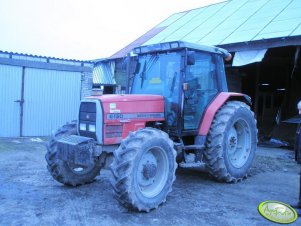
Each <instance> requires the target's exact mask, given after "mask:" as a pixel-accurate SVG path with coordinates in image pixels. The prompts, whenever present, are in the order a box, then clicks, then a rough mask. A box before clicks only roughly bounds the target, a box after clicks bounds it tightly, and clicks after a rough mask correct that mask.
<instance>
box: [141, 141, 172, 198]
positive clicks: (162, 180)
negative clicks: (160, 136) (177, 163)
mask: <svg viewBox="0 0 301 226" xmlns="http://www.w3.org/2000/svg"><path fill="white" fill-rule="evenodd" d="M168 169H169V162H168V157H167V154H166V152H165V151H164V149H162V148H161V147H153V148H151V149H149V150H148V151H146V152H145V153H144V154H143V156H142V157H141V159H140V161H139V165H138V171H137V181H138V186H139V189H140V192H141V193H142V194H143V195H144V196H145V197H147V198H152V197H155V196H157V195H158V194H159V193H160V192H161V191H162V190H163V188H164V186H165V184H166V181H167V177H168V172H169V170H168Z"/></svg>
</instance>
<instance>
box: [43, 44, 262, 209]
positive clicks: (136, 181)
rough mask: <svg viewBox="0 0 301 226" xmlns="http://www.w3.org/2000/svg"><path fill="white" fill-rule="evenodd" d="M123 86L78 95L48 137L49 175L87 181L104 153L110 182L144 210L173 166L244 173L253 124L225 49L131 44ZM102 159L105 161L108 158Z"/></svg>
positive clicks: (161, 192) (170, 178)
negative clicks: (130, 65) (68, 119)
mask: <svg viewBox="0 0 301 226" xmlns="http://www.w3.org/2000/svg"><path fill="white" fill-rule="evenodd" d="M133 52H134V53H135V54H136V55H137V62H136V69H135V72H133V73H129V75H128V76H129V81H130V82H129V90H128V93H129V94H123V95H122V94H121V95H99V96H91V97H88V98H86V99H84V100H82V101H81V104H80V108H79V113H78V120H77V122H72V123H70V124H67V125H64V126H63V127H61V128H60V129H58V130H57V132H56V133H55V134H54V135H53V137H52V139H51V140H50V142H49V144H48V152H47V154H46V156H45V157H46V160H47V164H48V170H49V172H50V173H51V175H52V177H53V178H54V179H55V180H57V181H58V182H60V183H63V184H65V185H70V186H77V185H82V184H85V183H90V182H92V181H93V180H94V179H95V177H96V176H97V175H98V174H99V172H100V170H101V169H102V168H103V167H104V165H105V163H106V161H109V157H110V156H111V159H112V158H113V160H112V163H111V164H110V167H109V168H110V170H111V172H112V179H111V183H112V185H113V189H114V192H115V194H116V198H117V200H118V201H119V202H120V203H121V204H122V205H123V206H125V207H127V208H129V209H132V210H137V211H144V212H149V211H150V210H152V209H155V208H157V207H158V206H159V205H160V204H162V203H164V202H165V201H166V197H167V195H168V193H169V192H171V190H172V184H173V182H174V180H175V178H176V177H175V171H176V169H177V166H178V165H179V166H180V167H185V168H194V167H200V166H202V165H203V166H204V165H205V167H206V169H207V170H208V171H209V173H210V174H211V175H212V177H213V178H215V179H216V180H218V181H221V182H229V183H231V182H232V183H236V182H238V181H240V180H242V179H244V178H245V177H246V176H247V174H248V171H249V169H250V166H251V164H252V161H253V159H254V155H255V151H256V144H257V128H256V120H255V119H254V114H253V112H252V111H251V110H250V104H251V100H250V98H249V97H248V96H247V95H244V94H240V93H230V92H228V89H227V83H226V76H225V71H224V63H223V62H224V59H229V58H231V55H230V54H229V53H228V52H227V51H226V50H224V49H221V48H217V47H211V46H203V45H195V44H191V43H186V42H179V41H175V42H167V43H160V44H156V45H149V46H142V47H137V48H135V49H134V50H133ZM107 164H108V163H107Z"/></svg>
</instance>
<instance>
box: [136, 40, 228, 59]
mask: <svg viewBox="0 0 301 226" xmlns="http://www.w3.org/2000/svg"><path fill="white" fill-rule="evenodd" d="M185 48H187V49H189V50H197V51H204V52H210V53H215V54H221V55H223V56H224V57H227V56H228V55H229V52H228V51H227V50H225V49H222V48H219V47H215V46H209V45H199V44H195V43H190V42H183V41H172V42H162V43H157V44H152V45H145V46H139V47H136V48H134V49H133V52H134V53H135V54H145V53H153V52H165V51H170V50H179V49H185Z"/></svg>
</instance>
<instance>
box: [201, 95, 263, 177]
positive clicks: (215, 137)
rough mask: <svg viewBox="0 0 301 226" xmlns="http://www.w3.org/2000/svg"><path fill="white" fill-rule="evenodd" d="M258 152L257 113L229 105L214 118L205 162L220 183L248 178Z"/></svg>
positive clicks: (240, 103)
mask: <svg viewBox="0 0 301 226" xmlns="http://www.w3.org/2000/svg"><path fill="white" fill-rule="evenodd" d="M256 149H257V128H256V120H255V119H254V113H253V112H252V111H251V110H250V108H249V106H248V105H246V104H245V103H243V102H240V101H229V102H227V103H226V104H225V105H224V106H223V107H222V108H221V109H220V110H219V111H218V112H217V113H216V115H215V117H214V120H213V122H212V125H211V128H210V131H209V134H208V136H207V142H206V152H205V161H206V164H207V167H208V168H209V172H210V174H211V175H212V176H213V177H214V178H215V179H217V180H218V181H224V182H237V181H240V180H241V179H243V178H245V177H246V176H247V174H248V171H249V169H250V167H251V164H252V161H253V159H254V156H255V152H256Z"/></svg>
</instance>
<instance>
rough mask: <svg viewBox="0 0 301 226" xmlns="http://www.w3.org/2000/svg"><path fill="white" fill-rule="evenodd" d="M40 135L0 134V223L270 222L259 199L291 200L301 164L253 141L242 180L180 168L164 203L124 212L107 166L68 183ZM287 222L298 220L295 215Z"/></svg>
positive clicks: (282, 151) (290, 154)
mask: <svg viewBox="0 0 301 226" xmlns="http://www.w3.org/2000/svg"><path fill="white" fill-rule="evenodd" d="M41 141H42V140H41V139H39V138H34V139H32V138H31V139H30V138H23V139H0V203H1V205H0V225H1V226H2V225H3V226H9V225H105V226H110V225H131V226H136V225H160V226H165V225H181V226H183V225H187V226H188V225H189V226H193V225H218V226H220V225H223V226H227V225H244V226H245V225H260V226H262V225H276V224H275V223H272V222H269V221H267V220H266V219H264V218H263V217H262V216H261V215H260V214H259V213H258V211H257V207H258V205H259V203H260V202H262V201H266V200H277V201H281V202H285V203H289V204H292V203H296V202H297V200H298V189H299V188H298V186H299V181H298V180H299V177H298V172H299V171H300V166H299V165H297V164H296V163H295V162H294V160H293V154H294V153H293V152H292V151H290V150H285V149H276V148H272V149H270V148H263V147H259V148H258V152H257V156H256V159H255V161H254V164H253V167H252V169H251V175H250V177H248V179H246V180H244V181H242V182H240V183H237V184H223V183H218V182H215V181H213V180H212V179H211V178H210V177H209V176H208V174H207V173H204V172H199V171H191V170H183V169H180V170H178V171H177V174H176V175H177V179H176V181H175V183H174V185H173V191H172V192H171V193H170V195H169V196H168V198H167V202H166V203H164V204H163V205H161V206H160V207H159V208H158V209H157V210H154V211H151V212H150V213H136V212H129V211H128V210H126V209H125V208H123V207H122V206H120V205H119V204H118V202H117V201H116V200H115V199H114V198H113V194H112V189H111V186H110V183H109V177H110V172H109V171H108V170H106V169H103V170H102V171H101V173H100V176H98V177H97V178H96V181H95V182H94V183H92V184H88V185H84V186H81V187H76V188H71V187H66V186H63V185H61V184H59V183H57V182H56V181H54V180H53V179H52V177H51V176H50V174H49V173H48V171H47V169H46V162H45V160H44V155H45V153H46V148H45V146H44V143H43V142H41ZM291 225H301V220H300V218H299V219H298V220H297V221H296V222H295V223H293V224H291Z"/></svg>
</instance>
